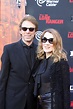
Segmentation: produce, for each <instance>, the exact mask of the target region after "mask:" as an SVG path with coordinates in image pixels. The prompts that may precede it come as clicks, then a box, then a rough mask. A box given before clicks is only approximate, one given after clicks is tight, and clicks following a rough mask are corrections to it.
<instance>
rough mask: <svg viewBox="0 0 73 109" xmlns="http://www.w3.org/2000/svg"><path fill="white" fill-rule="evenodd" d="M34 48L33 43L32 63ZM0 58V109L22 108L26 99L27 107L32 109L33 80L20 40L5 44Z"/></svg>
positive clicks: (33, 60) (34, 54) (34, 55)
mask: <svg viewBox="0 0 73 109" xmlns="http://www.w3.org/2000/svg"><path fill="white" fill-rule="evenodd" d="M35 50H36V45H35V44H34V48H33V52H32V64H33V65H34V62H35V57H36V53H35ZM1 60H2V69H1V73H0V109H24V107H25V103H26V101H27V103H28V104H29V109H33V105H35V103H34V101H35V100H34V96H33V86H34V81H33V79H32V77H31V69H30V67H29V65H28V62H27V59H26V56H25V53H24V51H23V47H22V45H21V43H20V41H18V42H16V43H13V44H9V45H6V46H5V47H4V52H3V55H2V59H1ZM33 65H32V68H33ZM30 77H31V79H30ZM28 104H27V106H28Z"/></svg>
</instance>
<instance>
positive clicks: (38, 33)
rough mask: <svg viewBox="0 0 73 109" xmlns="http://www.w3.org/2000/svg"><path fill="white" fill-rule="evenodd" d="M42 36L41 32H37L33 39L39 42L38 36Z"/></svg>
mask: <svg viewBox="0 0 73 109" xmlns="http://www.w3.org/2000/svg"><path fill="white" fill-rule="evenodd" d="M41 34H42V31H37V32H36V34H35V38H36V39H37V40H38V41H39V39H40V35H41Z"/></svg>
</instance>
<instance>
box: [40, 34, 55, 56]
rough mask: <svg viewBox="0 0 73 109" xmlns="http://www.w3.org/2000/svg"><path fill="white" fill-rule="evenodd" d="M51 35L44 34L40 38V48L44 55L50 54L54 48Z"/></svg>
mask: <svg viewBox="0 0 73 109" xmlns="http://www.w3.org/2000/svg"><path fill="white" fill-rule="evenodd" d="M53 38H54V37H53V35H52V34H51V33H49V32H46V33H45V34H44V36H43V37H42V39H41V41H42V47H43V50H44V52H45V53H48V54H50V53H52V51H53V49H54V46H53Z"/></svg>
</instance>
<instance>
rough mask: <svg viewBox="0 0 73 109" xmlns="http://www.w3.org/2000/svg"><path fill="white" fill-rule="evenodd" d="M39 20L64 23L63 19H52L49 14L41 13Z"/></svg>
mask: <svg viewBox="0 0 73 109" xmlns="http://www.w3.org/2000/svg"><path fill="white" fill-rule="evenodd" d="M39 20H41V21H42V20H45V21H46V24H64V20H63V19H51V16H49V15H48V14H40V15H39Z"/></svg>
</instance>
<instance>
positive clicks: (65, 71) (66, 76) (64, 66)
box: [61, 60, 70, 109]
mask: <svg viewBox="0 0 73 109" xmlns="http://www.w3.org/2000/svg"><path fill="white" fill-rule="evenodd" d="M61 71H62V81H63V97H64V98H63V99H64V109H70V73H69V65H68V62H67V61H64V60H63V61H61Z"/></svg>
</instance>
